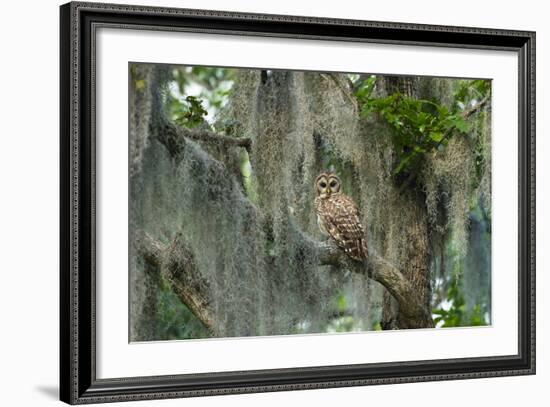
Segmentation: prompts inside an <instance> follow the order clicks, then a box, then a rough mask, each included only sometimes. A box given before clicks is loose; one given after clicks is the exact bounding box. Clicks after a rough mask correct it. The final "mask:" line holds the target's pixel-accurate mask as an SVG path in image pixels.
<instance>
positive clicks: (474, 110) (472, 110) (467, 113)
mask: <svg viewBox="0 0 550 407" xmlns="http://www.w3.org/2000/svg"><path fill="white" fill-rule="evenodd" d="M489 99H490V94H487V95H485V97H484V98H483V99H481V101H480V102H479V103H478V104H476V105H474V106H472V107H471V108H470V109H468V110H465V111H463V112H462V117H464V118H465V119H467V118H468V117H470V116H471V115H473V114H474V113H477V112H479V111H480V110H481V109H483V108H484V107H485V105H486V104H487V102H489Z"/></svg>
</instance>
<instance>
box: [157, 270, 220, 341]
mask: <svg viewBox="0 0 550 407" xmlns="http://www.w3.org/2000/svg"><path fill="white" fill-rule="evenodd" d="M156 315H157V317H156V319H155V322H156V327H155V330H154V331H155V333H156V335H157V336H158V339H160V340H171V339H197V338H208V337H209V336H210V333H209V332H208V330H207V329H206V328H205V327H204V325H202V323H201V322H200V321H199V320H198V319H197V318H196V317H195V315H193V313H192V312H191V311H190V310H189V309H188V308H187V307H186V305H185V304H184V303H183V302H182V301H181V300H180V299H179V298H178V297H177V296H176V294H174V292H173V290H172V289H171V287H170V285H169V283H168V282H167V281H164V280H162V281H161V283H160V289H159V290H158V292H157V304H156Z"/></svg>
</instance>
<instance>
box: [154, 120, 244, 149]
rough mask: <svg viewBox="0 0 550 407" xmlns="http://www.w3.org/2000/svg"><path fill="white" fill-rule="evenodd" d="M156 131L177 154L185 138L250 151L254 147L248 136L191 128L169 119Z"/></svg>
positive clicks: (161, 140)
mask: <svg viewBox="0 0 550 407" xmlns="http://www.w3.org/2000/svg"><path fill="white" fill-rule="evenodd" d="M156 133H157V138H158V139H159V141H160V142H162V143H163V144H164V145H165V146H166V148H167V149H168V151H170V153H171V154H172V155H175V156H177V155H178V154H179V153H180V152H181V151H182V147H183V143H184V142H185V141H184V139H185V138H188V139H191V140H196V141H204V142H207V143H212V144H216V145H221V146H224V147H243V148H245V149H246V150H247V151H248V152H249V153H250V149H251V147H252V140H251V139H250V138H248V137H239V138H237V137H230V136H226V135H223V134H218V133H215V132H213V131H210V130H206V129H189V128H187V127H182V126H176V125H175V124H173V123H171V122H169V121H168V120H163V121H162V125H161V126H160V128H159V129H158V130H157V132H156Z"/></svg>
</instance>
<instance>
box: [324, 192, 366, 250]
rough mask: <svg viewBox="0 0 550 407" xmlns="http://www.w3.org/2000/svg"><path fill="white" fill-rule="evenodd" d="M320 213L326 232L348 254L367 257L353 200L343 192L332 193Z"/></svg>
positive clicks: (362, 233)
mask: <svg viewBox="0 0 550 407" xmlns="http://www.w3.org/2000/svg"><path fill="white" fill-rule="evenodd" d="M331 198H332V199H329V202H327V206H330V207H328V208H326V210H325V211H324V213H323V214H322V217H323V222H324V224H325V229H326V231H327V233H328V234H329V235H330V237H332V238H333V239H334V241H335V242H336V244H337V245H338V246H339V247H340V248H341V249H342V250H344V252H346V254H347V255H348V256H350V257H351V258H353V259H356V260H363V259H365V258H366V257H367V242H366V239H365V233H364V230H363V225H362V224H361V221H360V219H359V211H358V210H357V206H356V205H355V202H353V200H352V199H351V198H349V197H348V196H346V195H344V194H338V195H333V196H332V197H331Z"/></svg>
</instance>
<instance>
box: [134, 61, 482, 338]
mask: <svg viewBox="0 0 550 407" xmlns="http://www.w3.org/2000/svg"><path fill="white" fill-rule="evenodd" d="M130 74H131V88H132V92H131V96H130V232H131V240H130V287H131V295H130V297H131V302H130V311H131V312H130V314H131V318H130V322H131V326H130V339H131V340H132V341H145V340H163V339H186V338H207V337H214V336H219V337H227V336H257V335H283V334H304V333H322V332H350V331H365V330H375V329H381V328H383V329H397V328H415V327H431V326H434V325H435V324H438V325H437V326H441V325H443V324H442V323H441V322H440V321H443V322H444V323H446V325H445V326H456V325H461V324H462V325H468V324H474V322H479V323H477V324H487V323H490V250H489V248H490V213H491V212H490V110H489V105H490V103H487V99H485V100H484V99H483V97H488V96H487V95H489V92H490V85H489V88H488V90H487V88H485V87H480V86H481V85H479V84H478V83H477V82H476V83H475V84H474V83H470V82H472V81H459V80H453V79H439V78H414V80H413V81H410V82H407V81H406V80H403V79H400V78H396V77H395V78H396V79H391V78H389V77H382V76H374V75H351V74H335V73H314V72H297V71H277V70H248V69H224V68H203V67H177V66H160V65H159V66H157V65H144V64H132V66H131V69H130ZM390 79H391V80H390ZM483 82H486V81H483ZM476 86H478V87H479V89H477V88H476ZM464 89H466V90H464ZM472 89H473V90H472ZM476 92H477V93H476ZM396 95H397V96H396ZM424 99H426V100H429V103H428V102H426V105H429V107H426V106H424V104H423V103H424V102H417V101H418V100H424ZM397 103H401V105H398V104H397ZM419 103H420V104H419ZM402 105H406V106H407V109H410V110H411V112H408V111H406V110H403V108H399V109H398V108H397V107H396V106H402ZM432 105H433V106H436V107H437V106H445V109H447V110H448V113H445V111H444V110H441V111H439V110H436V109H434V108H433V107H432ZM415 109H416V110H417V111H416V110H415ZM441 109H442V108H441ZM437 112H440V113H437ZM400 115H402V117H401V116H400ZM430 115H431V116H430ZM425 116H426V117H425ZM395 117H397V119H394V118H395ZM416 119H418V120H421V119H422V120H424V119H425V120H426V123H428V122H430V120H431V122H430V124H423V122H421V121H418V123H416V122H415V123H416V124H415V126H416V127H414V126H413V125H411V128H412V129H413V130H414V129H416V130H414V131H413V130H410V131H409V130H408V129H407V130H406V131H407V132H408V133H406V134H407V137H410V140H409V139H403V137H404V136H403V134H404V132H405V129H404V127H406V126H405V125H403V126H401V127H400V125H399V124H398V123H399V120H401V122H403V123H405V124H406V125H407V120H411V122H412V121H414V120H416ZM392 120H393V121H392ZM437 120H439V121H437ZM453 120H454V121H453ZM396 123H397V124H396ZM464 123H465V124H464ZM422 126H423V129H422V131H420V130H418V129H420V128H421V127H422ZM429 126H431V127H429ZM437 126H440V127H441V129H443V130H441V129H440V127H437ZM444 126H447V127H444ZM400 131H401V133H400ZM415 131H416V132H415ZM445 132H446V133H445ZM409 133H410V136H409ZM440 133H441V134H440ZM443 136H444V137H443ZM422 137H425V139H424V138H422ZM430 137H431V139H430ZM434 140H435V141H434ZM411 146H412V148H411ZM415 146H416V147H417V149H418V150H419V152H418V153H415V151H416V150H415V148H414V147H415ZM323 170H331V171H334V172H336V173H337V174H338V175H339V177H340V179H341V184H342V191H343V192H344V193H345V194H346V195H348V196H349V197H350V198H351V199H353V201H354V202H355V203H356V205H357V207H358V209H359V214H360V221H361V223H362V224H363V226H364V229H365V236H366V239H367V241H368V247H369V258H368V259H367V263H364V264H360V263H358V262H357V261H355V260H353V259H350V258H348V257H347V256H346V255H345V254H344V253H343V252H342V251H341V250H340V249H338V247H337V246H336V245H335V244H334V242H333V241H331V238H329V237H326V236H324V235H323V234H322V233H321V231H320V229H319V226H318V224H317V215H316V212H315V207H314V203H313V202H314V198H315V188H314V181H315V178H316V177H317V175H318V174H319V173H320V172H321V171H323ZM388 276H389V277H388ZM396 276H397V277H400V276H402V277H403V278H404V283H403V284H401V285H399V286H397V285H395V281H398V280H396V279H395V278H396ZM390 277H392V278H390ZM456 287H458V291H459V294H458V295H455V294H453V292H452V290H453V289H455V291H456ZM464 293H468V294H467V295H466V296H465V295H464ZM462 304H464V305H463V306H462ZM461 306H462V311H463V313H464V315H465V316H464V318H462V319H461V320H460V321H459V322H456V321H455V320H452V321H451V319H450V317H449V318H447V314H445V313H449V312H450V311H451V310H452V309H454V308H457V307H461ZM453 307H454V308H453ZM432 315H433V316H434V317H435V318H436V319H435V320H433V321H432V319H431V317H432ZM472 316H476V318H477V317H479V318H478V319H476V320H475V321H474V319H473V317H472ZM445 318H447V320H446V319H445ZM472 321H474V322H472ZM453 323H454V325H453Z"/></svg>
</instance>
